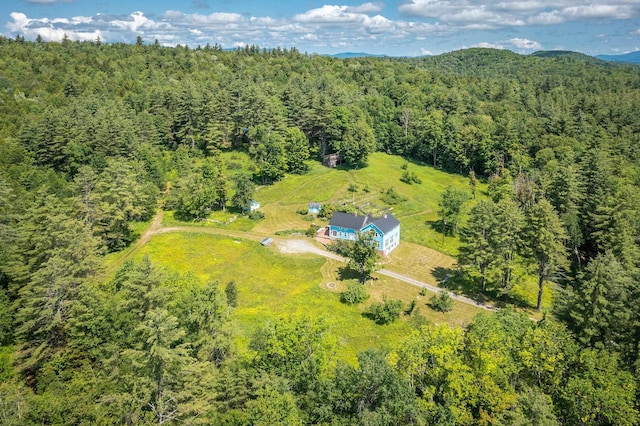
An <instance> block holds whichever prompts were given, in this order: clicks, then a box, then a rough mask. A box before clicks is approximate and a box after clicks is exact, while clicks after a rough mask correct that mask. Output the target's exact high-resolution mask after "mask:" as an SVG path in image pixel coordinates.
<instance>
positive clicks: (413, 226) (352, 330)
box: [131, 153, 550, 361]
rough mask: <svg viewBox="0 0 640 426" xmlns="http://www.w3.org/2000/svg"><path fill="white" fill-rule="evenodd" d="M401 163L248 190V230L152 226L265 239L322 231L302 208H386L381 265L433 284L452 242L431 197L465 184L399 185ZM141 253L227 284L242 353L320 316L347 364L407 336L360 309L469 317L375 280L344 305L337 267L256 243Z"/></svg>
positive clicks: (404, 322)
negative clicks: (235, 298) (392, 301)
mask: <svg viewBox="0 0 640 426" xmlns="http://www.w3.org/2000/svg"><path fill="white" fill-rule="evenodd" d="M227 160H229V159H227ZM245 160H246V159H245V158H244V157H234V159H233V161H235V163H236V165H239V164H241V163H242V164H244V163H245V162H246V161H245ZM405 163H406V161H405V160H404V159H403V158H401V157H398V156H390V155H386V154H382V153H376V154H373V155H372V156H371V157H370V159H369V165H368V166H367V167H365V168H363V169H358V170H349V169H328V168H325V167H322V166H321V165H320V164H318V163H311V170H310V172H309V173H307V174H305V175H302V176H298V175H287V176H286V177H285V178H284V179H282V180H281V181H279V182H276V183H275V184H273V185H268V186H262V187H259V188H258V190H257V191H256V194H255V199H256V200H258V201H259V202H260V203H261V205H262V207H261V210H262V211H263V212H264V214H265V219H264V220H262V221H259V222H253V221H250V220H249V219H247V218H246V217H242V216H238V215H236V214H234V213H231V212H215V213H213V214H212V215H211V216H210V217H209V220H208V221H199V222H192V223H185V222H181V221H178V220H176V219H175V218H174V217H173V215H172V214H171V212H166V213H165V215H164V219H163V223H162V225H163V226H165V227H170V226H185V225H188V226H194V227H195V226H198V227H205V228H226V229H228V230H230V231H231V230H233V231H251V232H253V233H257V234H263V235H273V234H275V233H276V232H277V231H286V230H292V229H306V228H308V227H309V225H310V224H311V223H317V224H319V225H324V224H326V222H323V221H322V220H319V219H317V218H313V219H312V220H311V221H310V220H309V218H308V217H306V216H304V215H301V214H299V213H297V212H298V211H299V210H304V209H306V207H307V204H308V202H310V201H317V202H321V203H333V204H341V203H347V204H349V203H354V204H355V205H357V206H359V207H360V208H361V210H364V211H370V212H372V213H376V212H378V213H379V212H382V211H383V210H385V209H388V210H389V211H391V212H392V213H393V214H394V215H395V216H396V217H397V218H398V219H399V220H400V222H401V224H402V225H401V240H402V244H401V245H400V247H399V248H398V249H397V250H395V251H394V252H393V253H392V255H391V256H390V257H389V258H387V259H385V266H384V267H386V268H388V269H391V270H394V271H397V272H400V273H404V274H407V275H409V276H412V277H414V278H417V279H420V280H423V281H425V282H428V283H430V284H435V285H437V284H438V282H439V280H441V279H442V278H443V277H442V275H443V274H445V275H447V274H449V272H450V271H451V270H452V269H453V268H454V267H455V266H454V264H455V259H453V258H451V257H449V256H447V255H446V254H448V255H452V256H455V254H456V253H457V249H458V245H459V242H458V239H457V238H455V237H452V236H447V237H445V238H444V240H443V237H442V233H441V232H440V229H439V227H438V226H437V225H438V224H437V210H438V201H439V199H440V194H441V193H442V191H444V189H445V188H446V187H448V186H453V187H457V188H461V189H464V190H468V191H469V184H468V179H467V178H466V177H464V176H460V175H455V174H449V173H445V172H443V171H440V170H437V169H434V168H432V167H429V166H422V165H417V164H413V163H409V164H408V169H409V171H411V172H414V173H415V174H416V175H417V176H418V177H419V178H420V179H421V180H422V183H421V184H413V185H409V184H406V183H403V182H401V181H400V177H401V176H402V173H403V164H405ZM353 184H355V185H357V187H358V190H357V191H356V192H355V193H352V192H349V190H348V188H349V186H350V185H353ZM391 187H392V188H394V190H395V191H396V192H397V193H398V194H400V195H401V196H402V197H404V198H406V200H404V201H402V202H399V203H397V204H395V205H388V204H386V203H385V202H383V201H382V197H383V195H384V191H386V190H387V189H388V188H391ZM485 190H486V185H483V184H481V185H479V187H478V194H482V193H484V192H485ZM469 192H470V191H469ZM469 204H472V203H469ZM469 207H470V205H468V206H467V210H468V208H469ZM234 217H235V218H234ZM232 218H234V219H233V220H232ZM434 223H435V224H436V225H435V226H434ZM443 253H444V254H443ZM145 254H149V256H150V257H151V260H152V261H153V262H156V263H158V264H160V265H163V266H164V267H166V268H168V269H170V270H175V271H178V272H181V273H186V272H190V273H193V274H194V275H195V276H197V277H198V278H199V279H200V280H201V281H202V282H205V281H207V280H218V281H220V282H221V283H222V284H223V285H224V284H226V283H227V282H229V281H231V280H233V281H235V282H236V284H237V285H238V290H239V306H238V308H237V309H236V310H235V313H234V323H233V328H234V332H235V335H236V336H237V343H238V347H239V349H240V350H241V351H244V350H245V349H246V346H247V343H248V341H249V339H250V336H251V335H252V333H253V332H254V331H255V330H256V329H257V328H259V327H261V326H263V325H264V324H265V323H266V322H267V321H269V320H272V319H275V318H281V317H286V316H290V315H292V316H300V315H308V316H310V317H311V318H325V319H326V320H327V321H328V323H329V324H330V328H331V334H332V335H333V337H334V338H335V340H336V342H337V343H338V356H339V357H340V358H342V359H346V360H349V361H353V360H355V355H356V353H357V352H359V351H361V350H364V349H366V348H368V347H371V346H373V347H377V348H382V349H390V348H394V347H397V345H398V344H400V342H401V341H402V340H403V339H404V337H405V336H406V335H407V334H408V333H409V332H410V330H411V325H410V321H409V319H408V318H406V317H403V318H401V319H400V320H399V321H397V322H396V323H394V324H392V325H387V326H379V325H376V324H374V323H373V322H372V321H371V320H369V319H367V318H365V317H364V316H363V315H362V313H363V312H364V311H365V310H366V308H367V306H368V305H370V304H371V303H373V302H374V301H378V300H382V298H383V297H384V296H387V297H391V298H398V299H401V300H403V301H404V302H405V303H406V304H408V303H410V302H411V301H412V300H416V301H417V302H418V303H417V309H416V312H417V313H419V314H420V315H421V316H423V317H424V318H426V319H427V320H428V321H431V322H434V323H441V322H446V323H449V324H452V325H464V324H467V323H469V321H471V319H472V318H473V316H474V315H475V314H476V313H477V312H478V311H479V310H478V309H477V308H474V307H471V306H469V305H465V304H460V303H456V304H455V305H454V309H453V310H452V311H451V312H450V313H446V314H442V313H436V312H434V311H433V310H432V309H431V308H430V307H429V306H428V301H429V297H430V296H431V294H426V295H423V296H420V295H419V289H418V288H416V287H413V286H411V285H409V284H406V283H403V282H398V281H396V280H393V279H391V278H387V277H384V276H377V277H376V279H375V280H372V281H369V282H368V283H367V289H368V291H369V293H370V295H371V297H370V298H369V300H367V302H365V303H364V304H361V305H358V306H346V305H344V304H342V303H340V301H339V293H340V291H342V290H343V289H344V288H345V287H346V283H345V282H343V281H340V279H339V277H338V272H337V271H338V268H340V267H341V266H343V265H341V264H340V263H339V262H336V261H332V260H326V259H323V258H319V257H317V256H314V255H284V254H280V253H279V252H278V251H277V250H276V249H275V248H265V247H262V246H261V245H260V244H259V243H258V242H256V241H251V240H249V239H233V238H231V237H222V236H215V235H211V234H205V233H198V232H197V230H196V229H194V232H193V233H192V232H182V233H168V234H159V235H155V236H154V237H153V238H152V239H151V240H150V241H149V242H148V243H147V244H145V245H143V246H141V247H140V248H138V249H136V250H133V251H132V252H131V255H132V256H133V257H136V258H140V257H141V256H143V255H145ZM529 278H530V277H527V276H523V277H521V280H520V281H521V284H519V285H517V286H516V288H514V293H515V297H517V298H519V299H520V300H522V301H526V302H525V303H527V302H529V301H530V300H532V299H533V300H535V294H536V293H535V291H536V289H535V282H533V281H532V280H531V279H529ZM532 284H533V286H532ZM548 293H550V292H547V294H546V295H545V304H546V305H547V303H549V297H548ZM547 306H548V305H547Z"/></svg>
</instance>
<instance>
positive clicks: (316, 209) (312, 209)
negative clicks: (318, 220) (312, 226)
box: [309, 202, 322, 214]
mask: <svg viewBox="0 0 640 426" xmlns="http://www.w3.org/2000/svg"><path fill="white" fill-rule="evenodd" d="M321 208H322V204H320V203H313V202H311V203H309V214H318V213H320V209H321Z"/></svg>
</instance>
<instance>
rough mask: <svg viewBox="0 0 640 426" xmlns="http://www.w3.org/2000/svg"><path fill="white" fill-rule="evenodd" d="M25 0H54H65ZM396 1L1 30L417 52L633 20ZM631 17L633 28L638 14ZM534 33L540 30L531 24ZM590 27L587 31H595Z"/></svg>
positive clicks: (617, 10)
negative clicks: (388, 11) (395, 14)
mask: <svg viewBox="0 0 640 426" xmlns="http://www.w3.org/2000/svg"><path fill="white" fill-rule="evenodd" d="M0 1H2V0H0ZM27 1H38V2H41V3H45V2H49V3H54V2H55V3H57V2H60V1H65V0H27ZM403 1H404V3H401V2H398V3H397V4H399V5H398V6H396V7H397V9H398V10H399V11H400V12H401V14H402V15H403V17H401V18H397V19H390V18H389V16H388V15H387V16H385V15H384V14H383V10H385V5H384V4H383V3H382V2H380V1H375V0H373V1H368V2H362V3H360V4H359V5H355V6H347V5H341V4H340V3H337V4H335V3H334V4H324V5H322V4H323V3H322V2H320V3H317V4H320V5H322V6H318V7H315V8H310V9H308V10H306V11H305V12H302V13H299V14H297V15H294V16H276V17H271V16H252V17H250V16H247V15H243V14H240V13H228V12H214V13H211V14H201V13H185V12H183V11H180V10H167V11H165V12H164V13H162V14H160V15H146V14H144V13H143V12H133V13H130V14H125V15H112V14H100V13H98V14H95V15H93V16H75V17H55V16H50V17H49V18H30V17H28V16H27V15H26V14H25V13H21V12H13V13H11V14H10V21H9V22H7V23H6V30H7V33H6V34H7V35H8V36H10V37H11V36H14V35H15V34H22V35H24V36H25V38H27V39H35V38H36V36H37V35H38V34H39V35H40V36H42V37H43V38H44V39H45V40H61V39H62V38H63V37H64V36H65V34H66V35H67V36H68V37H69V38H70V39H73V40H92V39H96V38H97V37H100V38H101V39H102V40H104V41H107V42H118V41H125V42H132V41H134V40H135V39H136V37H137V36H142V37H143V39H144V40H145V41H147V42H151V41H153V39H154V38H157V39H158V41H159V42H160V43H161V44H167V45H175V44H176V43H182V44H188V45H191V46H196V45H199V44H200V45H201V44H206V43H211V44H213V43H218V44H221V45H223V46H226V47H232V46H234V45H235V44H236V43H249V44H257V45H260V46H276V45H279V46H290V45H296V46H298V47H301V48H302V49H304V48H305V47H304V46H342V45H347V46H350V47H353V48H354V49H363V50H367V51H369V50H375V49H376V48H377V50H383V51H385V52H393V51H394V50H395V49H397V51H398V53H400V52H401V51H402V53H405V52H408V51H412V52H419V51H420V49H421V47H420V46H421V45H425V44H427V42H425V40H429V42H428V43H429V45H430V46H432V45H433V46H435V45H436V44H435V42H437V43H439V44H437V45H438V46H441V47H440V48H441V49H450V48H451V47H452V46H455V47H456V48H459V47H461V46H460V45H459V44H457V42H455V41H453V40H455V34H456V33H458V32H463V31H465V30H476V31H478V32H479V31H486V30H490V31H492V32H493V33H492V34H491V35H487V36H486V38H487V39H490V40H495V39H497V38H499V37H503V38H502V40H501V41H499V42H498V44H492V43H488V42H484V43H482V44H477V45H476V46H484V47H493V48H504V46H507V47H509V48H512V49H520V50H522V49H524V50H533V49H541V43H539V42H537V41H533V40H530V38H540V40H541V41H544V44H545V47H547V48H551V46H552V45H553V44H554V42H552V41H549V37H547V36H546V35H536V36H533V35H531V33H530V32H527V31H526V27H527V26H528V25H536V26H538V25H557V24H562V23H565V22H569V21H588V22H595V21H597V22H605V23H610V22H612V21H613V22H616V21H615V20H617V19H626V20H629V19H636V18H638V19H640V0H611V1H604V0H602V1H600V2H598V3H594V0H513V1H512V0H496V1H495V2H491V1H488V0H403ZM400 3H401V4H400ZM178 4H180V3H177V2H176V5H178ZM387 8H388V6H387ZM52 10H56V9H55V8H52ZM631 22H633V23H634V27H635V28H637V21H631ZM634 27H631V28H634ZM503 28H509V29H510V31H513V32H510V35H509V36H505V35H504V33H503V35H502V36H500V35H499V33H498V32H497V31H499V30H500V29H503ZM600 31H609V30H608V29H605V30H603V29H600V30H598V32H600ZM628 31H629V32H628V33H627V34H625V36H626V37H627V38H629V39H633V37H634V36H638V35H640V29H638V30H635V31H634V30H628ZM496 34H498V35H496ZM536 34H541V33H540V32H539V31H538V32H537V33H536ZM596 34H597V33H595V30H594V34H593V37H594V38H595V37H596ZM443 36H447V38H444V37H443ZM474 37H476V38H473V39H471V40H473V41H476V40H482V39H483V36H482V35H477V34H476V35H474ZM510 37H513V38H510ZM509 38H510V39H509ZM563 42H565V39H563ZM468 43H470V42H468ZM460 44H462V43H460ZM630 47H631V46H626V48H630Z"/></svg>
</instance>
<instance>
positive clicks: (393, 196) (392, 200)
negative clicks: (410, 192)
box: [380, 187, 407, 206]
mask: <svg viewBox="0 0 640 426" xmlns="http://www.w3.org/2000/svg"><path fill="white" fill-rule="evenodd" d="M380 199H381V200H382V201H384V202H385V203H387V204H389V205H391V206H392V205H395V204H398V203H401V202H403V201H406V199H407V198H406V197H403V196H402V195H400V194H398V193H397V192H396V190H395V189H393V187H391V188H389V189H387V190H386V191H384V193H383V194H382V197H380Z"/></svg>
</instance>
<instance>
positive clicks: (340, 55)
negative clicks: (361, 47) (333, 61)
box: [329, 52, 387, 59]
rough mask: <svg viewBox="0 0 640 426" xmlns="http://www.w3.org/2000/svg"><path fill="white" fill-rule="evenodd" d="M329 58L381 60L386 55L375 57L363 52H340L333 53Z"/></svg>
mask: <svg viewBox="0 0 640 426" xmlns="http://www.w3.org/2000/svg"><path fill="white" fill-rule="evenodd" d="M329 56H332V57H334V58H338V59H348V58H368V57H375V58H382V57H385V56H387V55H376V54H373V53H365V52H341V53H335V54H333V55H329Z"/></svg>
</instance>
